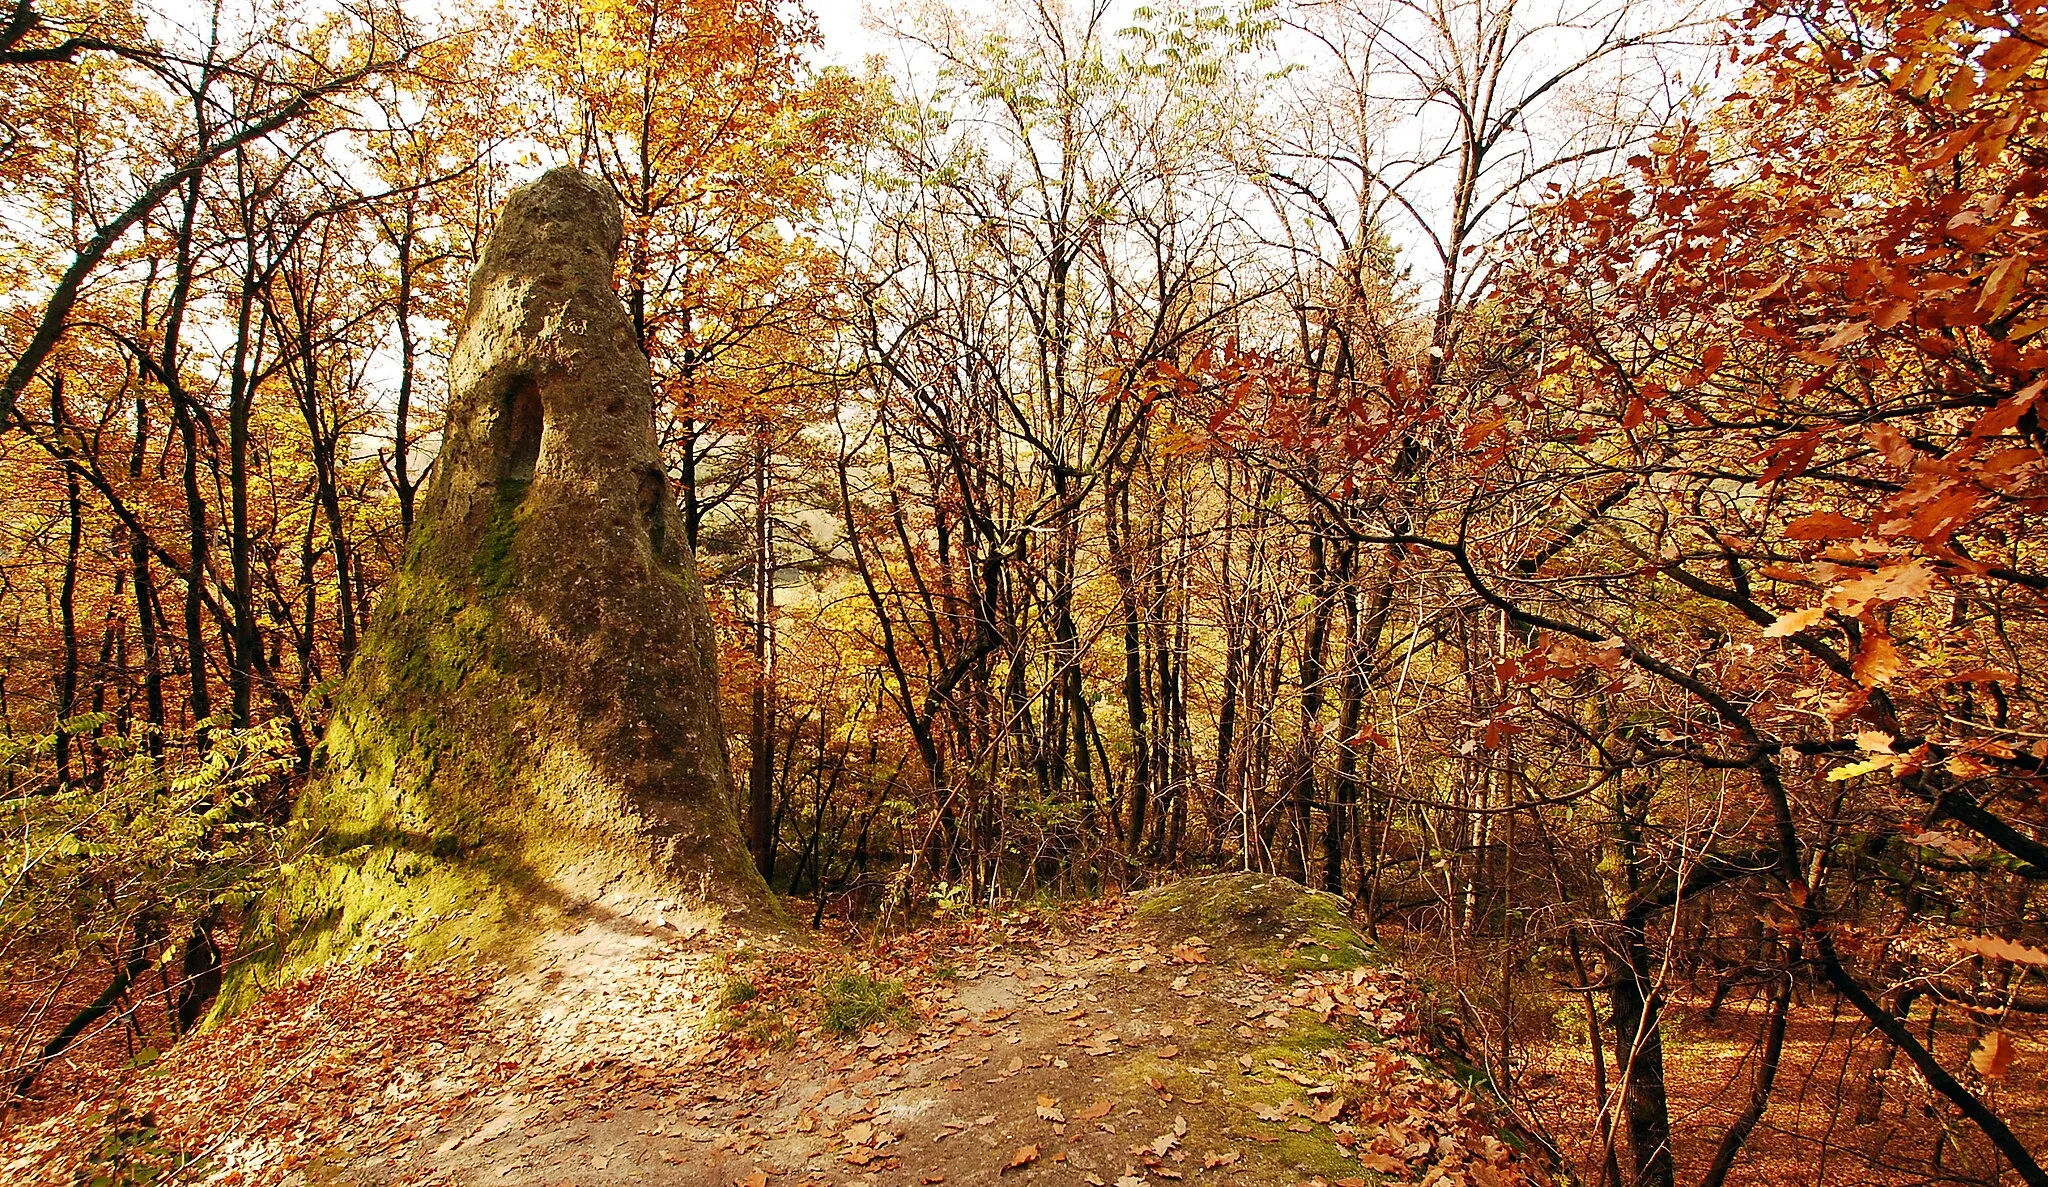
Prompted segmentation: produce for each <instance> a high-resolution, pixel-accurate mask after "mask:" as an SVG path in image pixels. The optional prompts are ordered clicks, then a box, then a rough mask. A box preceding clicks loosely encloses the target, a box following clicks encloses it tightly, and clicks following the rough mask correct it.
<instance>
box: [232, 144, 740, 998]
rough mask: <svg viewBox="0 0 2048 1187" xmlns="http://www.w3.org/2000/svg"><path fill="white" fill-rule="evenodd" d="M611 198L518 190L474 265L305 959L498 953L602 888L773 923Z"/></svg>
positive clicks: (333, 760) (325, 754)
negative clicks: (385, 940)
mask: <svg viewBox="0 0 2048 1187" xmlns="http://www.w3.org/2000/svg"><path fill="white" fill-rule="evenodd" d="M620 235H621V223H620V217H619V209H618V205H617V203H616V201H615V200H614V199H613V197H612V195H611V193H610V192H609V191H608V190H606V189H605V188H603V187H602V186H600V185H599V184H598V183H596V182H594V181H592V180H591V179H590V178H588V177H586V176H584V175H583V174H581V173H578V172H576V171H575V170H573V169H556V170H554V171H553V172H551V173H548V174H547V175H546V176H544V177H542V178H540V179H539V180H538V181H535V182H533V183H532V184H530V185H527V186H525V187H523V188H521V189H519V190H517V191H515V192H514V193H513V194H512V196H511V197H510V199H508V200H507V202H506V204H505V209H504V213H503V215H502V217H501V218H500V220H499V224H498V228H497V231H496V233H495V234H494V235H492V237H491V240H490V243H489V246H488V247H487V248H486V249H485V251H484V254H483V260H482V262H481V263H480V264H479V265H478V267H477V269H476V273H475V275H474V276H473V277H472V278H471V279H470V284H469V308H468V311H467V313H466V314H465V316H464V318H463V322H462V331H461V336H460V339H459V340H458V342H457V344H456V348H455V356H454V361H453V365H452V368H451V375H450V398H449V407H448V425H447V431H446V434H445V436H444V439H443V442H442V448H441V453H440V460H439V462H438V463H437V465H438V472H437V473H436V475H435V477H434V480H433V484H432V486H431V488H430V491H429V494H428V497H427V501H426V504H425V508H424V510H423V512H422V514H421V516H420V518H419V521H418V523H417V524H416V526H415V528H414V532H413V537H412V539H411V541H410V542H409V544H408V547H407V552H406V557H405V561H404V564H403V567H402V569H401V571H400V572H399V574H398V575H397V577H396V578H395V579H394V581H393V582H392V584H391V586H390V588H389V589H388V590H387V591H386V592H385V595H384V599H383V601H382V602H381V603H380V604H379V606H378V607H377V612H376V616H375V620H374V622H373V624H372V626H371V629H370V631H369V633H368V635H367V636H366V638H365V641H364V644H363V647H362V649H361V651H360V653H359V654H358V656H357V658H356V660H355V663H354V665H353V666H352V667H351V668H350V670H349V673H348V675H347V678H346V680H345V681H344V683H343V686H342V688H341V690H340V692H339V694H338V695H337V699H336V704H335V710H334V715H333V720H332V723H331V725H330V727H329V729H328V733H327V738H326V741H325V743H324V745H323V748H322V754H321V761H320V766H319V768H318V770H316V772H315V775H314V777H313V780H312V782H311V784H310V785H309V787H308V789H307V792H306V794H305V795H304V796H303V797H302V799H301V803H300V807H299V813H298V823H299V826H300V827H301V828H303V829H304V830H306V833H307V838H308V841H309V843H311V844H312V845H313V846H314V847H315V849H314V851H315V852H316V853H317V854H318V855H319V856H318V857H317V858H316V859H315V860H312V861H309V862H307V863H303V868H299V869H297V870H295V872H294V874H293V876H292V877H291V878H290V879H288V880H287V883H286V885H285V886H284V887H282V888H280V891H279V892H277V893H273V894H272V895H270V896H269V898H268V899H267V900H266V903H267V909H266V910H265V911H264V912H263V920H264V930H266V931H270V932H272V933H273V934H274V935H275V937H276V938H277V939H278V940H281V941H282V945H281V946H280V948H279V949H278V951H279V953H280V955H281V957H282V959H283V960H284V961H285V963H289V964H299V963H302V962H305V961H308V960H311V959H318V958H321V957H324V956H326V955H328V954H329V953H332V952H336V951H339V950H341V949H344V948H347V947H349V946H351V945H354V944H357V943H360V942H362V941H363V940H364V939H365V937H368V936H371V935H374V934H377V933H379V932H380V931H385V930H389V929H390V928H393V927H397V928H400V929H401V930H404V931H406V933H407V934H409V935H411V936H413V937H414V938H415V942H418V943H421V944H422V945H423V946H425V947H428V948H432V949H436V950H446V949H453V948H461V947H464V946H469V945H473V946H475V947H478V948H488V947H489V946H490V945H491V944H492V942H493V940H494V937H496V936H500V935H503V934H507V933H509V932H517V931H519V930H521V929H522V928H523V927H525V926H526V925H527V924H529V923H531V922H533V921H534V920H535V919H536V918H539V917H544V916H546V915H548V914H550V913H561V912H567V911H573V910H574V909H576V908H577V907H579V906H582V905H586V904H588V905H594V906H597V907H599V908H601V909H606V910H611V911H615V912H621V913H625V914H632V915H636V916H638V915H642V914H643V913H644V914H647V915H652V914H657V913H658V914H661V915H663V916H665V917H666V918H669V919H678V918H686V917H689V916H691V915H692V914H694V913H696V912H699V911H702V912H705V913H706V914H709V915H717V914H727V915H738V916H740V917H743V918H753V919H764V918H766V917H768V916H769V915H772V913H773V910H774V908H773V906H772V905H771V901H770V898H769V896H768V893H767V889H766V887H765V886H764V885H763V884H762V882H761V879H760V877H759V876H758V875H757V874H756V873H755V871H754V868H753V865H752V863H751V861H750V860H749V858H748V856H747V853H746V850H745V847H744V845H743V843H742V841H741V838H740V834H739V830H738V826H737V823H736V821H735V818H734V815H733V807H732V803H733V797H732V786H731V773H730V768H729V765H728V761H727V754H726V744H725V735H724V732H723V730H722V728H721V724H720V721H719V705H718V677H717V665H716V649H715V646H714V640H713V638H712V626H711V620H710V616H709V613H708V611H707V609H706V606H705V602H704V593H703V589H702V587H701V586H700V585H699V583H698V579H697V571H696V565H695V562H694V560H693V559H692V557H691V554H690V549H689V545H688V543H687V541H686V539H685V534H684V531H683V525H682V522H681V517H680V515H679V513H678V512H677V510H676V508H675V505H674V502H673V500H672V499H671V497H670V494H669V490H668V483H667V479H666V477H665V474H664V471H663V469H662V465H661V458H660V454H659V453H658V451H657V446H656V441H655V436H654V423H653V406H652V395H651V393H650V389H649V386H648V367H647V358H646V356H645V355H643V354H642V353H641V352H640V350H639V348H638V346H637V345H636V344H635V342H634V339H633V335H632V332H631V325H630V323H629V321H628V319H627V315H626V310H625V308H624V306H623V305H622V304H621V303H620V301H619V298H618V296H617V295H616V294H614V293H613V291H612V287H611V277H612V263H613V258H614V256H615V254H616V252H617V251H618V247H619V240H620Z"/></svg>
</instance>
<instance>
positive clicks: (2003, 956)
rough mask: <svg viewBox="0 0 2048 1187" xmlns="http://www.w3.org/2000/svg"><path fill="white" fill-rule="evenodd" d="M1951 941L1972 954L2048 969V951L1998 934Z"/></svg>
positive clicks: (1961, 949)
mask: <svg viewBox="0 0 2048 1187" xmlns="http://www.w3.org/2000/svg"><path fill="white" fill-rule="evenodd" d="M1949 943H1950V944H1951V945H1953V946H1955V947H1956V948H1957V949H1958V950H1960V951H1963V952H1967V953H1969V954H1970V955H1972V956H1987V957H1990V958H1991V959H1993V960H2003V961H2006V962H2008V963H2011V964H2024V965H2031V966H2032V967H2034V968H2037V969H2048V952H2043V951H2042V950H2041V949H2039V948H2031V947H2028V946H2027V945H2025V944H2022V943H2020V942H2019V941H2017V940H2006V939H2000V938H1999V937H1997V936H1970V937H1967V938H1965V939H1960V940H1950V941H1949Z"/></svg>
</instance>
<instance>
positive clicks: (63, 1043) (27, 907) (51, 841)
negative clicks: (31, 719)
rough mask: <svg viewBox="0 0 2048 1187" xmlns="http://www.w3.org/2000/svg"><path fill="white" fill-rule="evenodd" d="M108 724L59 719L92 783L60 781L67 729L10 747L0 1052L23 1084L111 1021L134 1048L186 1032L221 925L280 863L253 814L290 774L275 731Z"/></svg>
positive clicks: (1, 804)
mask: <svg viewBox="0 0 2048 1187" xmlns="http://www.w3.org/2000/svg"><path fill="white" fill-rule="evenodd" d="M106 725H107V722H106V720H104V719H102V718H94V717H87V718H78V719H75V720H71V721H67V722H64V723H62V724H61V726H60V727H59V728H60V730H61V731H62V732H63V733H64V734H66V735H69V738H70V743H71V746H72V748H73V749H74V751H77V750H81V749H82V750H84V751H85V754H84V755H83V756H81V757H83V758H85V759H87V760H88V761H85V762H74V763H73V764H72V769H74V770H77V769H81V768H83V769H85V770H88V771H90V772H92V774H91V775H90V776H89V777H86V778H74V779H68V780H67V779H64V778H61V777H60V776H59V775H58V773H57V772H58V768H57V765H56V763H55V762H54V756H55V754H56V753H57V746H58V735H57V734H54V733H53V734H51V735H46V736H43V737H38V738H31V739H27V740H22V739H10V740H7V741H5V742H0V788H4V793H0V794H4V798H0V812H4V817H5V820H6V822H7V836H6V838H5V839H4V840H0V860H4V862H5V868H6V874H5V880H4V882H0V970H4V977H0V979H4V981H5V983H6V984H7V985H8V986H9V987H10V988H9V992H8V993H7V995H6V1000H5V1005H4V1008H5V1009H6V1010H7V1013H8V1020H7V1023H6V1029H5V1032H4V1033H5V1044H6V1045H5V1048H4V1050H0V1059H4V1070H5V1074H6V1079H5V1085H6V1086H7V1088H8V1089H10V1090H12V1091H14V1092H19V1093H26V1092H27V1090H28V1089H29V1088H30V1087H31V1085H32V1083H33V1081H34V1079H35V1076H36V1074H37V1072H39V1071H40V1070H41V1069H42V1068H43V1066H44V1065H46V1064H47V1063H48V1062H49V1061H50V1060H51V1059H53V1058H55V1057H56V1056H58V1055H61V1054H62V1053H63V1052H64V1051H65V1050H67V1049H68V1048H70V1047H71V1046H72V1045H74V1044H75V1043H77V1042H79V1041H81V1040H82V1039H85V1038H89V1037H91V1036H92V1035H94V1034H97V1033H100V1032H101V1031H102V1030H104V1029H106V1028H119V1029H121V1030H123V1031H125V1032H126V1033H127V1034H128V1036H129V1038H130V1040H131V1042H133V1041H135V1040H141V1042H140V1043H137V1044H136V1045H138V1046H143V1045H147V1044H148V1042H149V1040H150V1037H151V1035H152V1034H155V1033H161V1034H164V1035H166V1036H169V1035H174V1034H175V1033H177V1032H179V1031H182V1030H186V1029H189V1028H190V1027H191V1026H192V1024H193V1023H194V1022H195V1021H196V1020H197V1018H198V1016H199V1013H200V1011H201V1010H203V1008H204V1007H205V1005H206V1003H207V1001H208V999H210V997H211V995H212V990H213V988H214V987H216V986H217V984H218V978H219V970H220V966H221V951H220V947H219V944H218V942H217V940H216V938H215V935H216V932H218V931H219V930H221V929H222V928H223V927H226V926H232V924H233V923H234V922H235V918H236V915H237V913H238V912H239V911H240V909H241V908H242V907H243V906H245V905H246V904H247V903H248V902H249V900H250V899H252V898H253V897H254V896H255V894H256V893H257V891H258V890H259V888H260V887H261V885H262V883H263V881H264V879H265V878H266V877H267V876H268V875H269V873H270V872H271V871H273V870H274V869H275V868H276V866H277V865H278V864H279V861H280V860H281V850H280V843H281V840H282V836H283V832H282V829H281V827H280V825H279V823H278V822H276V821H274V820H271V819H267V818H266V817H265V816H264V815H263V814H262V813H261V812H259V810H258V805H259V802H260V801H261V800H263V799H264V798H265V796H264V793H265V792H266V791H269V790H274V789H275V788H277V787H278V786H280V785H281V784H282V782H283V781H284V780H286V779H288V778H289V777H290V775H291V762H292V758H291V755H292V750H291V745H290V740H289V738H288V737H287V736H286V734H285V732H284V730H283V728H282V727H281V726H280V725H278V724H276V723H270V724H265V725H259V726H256V727H253V728H250V729H233V728H229V727H227V726H226V725H225V724H223V723H220V722H205V723H202V724H201V728H200V729H198V730H196V731H194V732H193V733H191V734H186V735H179V736H174V737H167V738H163V739H155V738H152V737H149V736H147V735H144V734H136V735H133V736H126V737H124V736H121V735H118V734H110V733H103V732H101V731H102V730H103V729H104V727H105V726H106ZM152 971H153V972H154V973H155V974H156V975H155V976H154V977H151V976H150V975H149V974H150V973H151V972H152ZM146 1006H147V1007H148V1008H145V1007H146Z"/></svg>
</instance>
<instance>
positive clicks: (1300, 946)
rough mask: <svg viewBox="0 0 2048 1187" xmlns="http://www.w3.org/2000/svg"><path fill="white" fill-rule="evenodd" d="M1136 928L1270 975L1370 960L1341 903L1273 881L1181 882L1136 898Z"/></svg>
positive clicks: (1230, 877)
mask: <svg viewBox="0 0 2048 1187" xmlns="http://www.w3.org/2000/svg"><path fill="white" fill-rule="evenodd" d="M1136 918H1137V921H1138V923H1139V925H1140V926H1142V927H1144V928H1146V929H1148V930H1150V931H1151V932H1153V933H1154V934H1155V935H1158V936H1160V937H1161V938H1162V939H1164V940H1166V941H1168V942H1171V943H1178V942H1180V941H1182V940H1188V939H1202V940H1207V941H1208V942H1209V943H1210V944H1211V945H1213V946H1214V949H1215V953H1216V954H1217V955H1223V956H1227V957H1230V958H1233V959H1236V960H1241V961H1244V962H1246V963H1249V964H1254V965H1258V966H1259V967H1261V968H1265V969H1268V970H1271V971H1274V972H1287V971H1300V970H1305V969H1348V968H1356V967H1358V966H1359V965H1361V964H1365V963H1368V962H1370V961H1372V960H1374V959H1375V954H1374V950H1373V946H1372V944H1371V942H1370V941H1368V940H1367V939H1366V938H1365V937H1364V936H1363V935H1361V934H1359V931H1358V929H1357V928H1355V927H1353V926H1352V925H1351V915H1350V911H1349V910H1348V909H1347V907H1346V905H1345V903H1344V900H1343V899H1341V898H1338V897H1337V896H1336V895H1334V894H1325V893H1323V892H1322V891H1317V890H1310V889H1308V888H1307V887H1305V886H1303V885H1302V884H1301V883H1299V882H1295V881H1293V880H1292V879H1289V878H1283V877H1280V876H1278V875H1275V874H1251V873H1240V874H1210V875H1206V876H1203V877H1199V878H1183V879H1181V880H1180V881H1178V882H1173V883H1170V884H1168V885H1166V886H1161V887H1158V888H1156V889H1153V890H1148V891H1144V892H1142V893H1140V894H1139V895H1137V897H1136Z"/></svg>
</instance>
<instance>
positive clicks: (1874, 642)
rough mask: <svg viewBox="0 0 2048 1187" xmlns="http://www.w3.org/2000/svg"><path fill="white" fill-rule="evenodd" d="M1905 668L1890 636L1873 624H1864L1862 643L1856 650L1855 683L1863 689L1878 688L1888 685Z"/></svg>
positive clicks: (1903, 661) (1904, 662)
mask: <svg viewBox="0 0 2048 1187" xmlns="http://www.w3.org/2000/svg"><path fill="white" fill-rule="evenodd" d="M1905 666H1906V661H1905V659H1904V658H1903V657H1902V656H1900V655H1899V649H1898V648H1897V647H1895V646H1893V644H1892V640H1891V636H1889V635H1887V634H1885V633H1884V632H1883V631H1882V630H1880V629H1878V628H1877V627H1876V626H1875V625H1874V624H1866V625H1865V627H1864V629H1863V641H1862V643H1861V644H1860V645H1859V646H1858V647H1857V648H1856V660H1855V667H1854V670H1855V673H1856V682H1857V683H1858V684H1861V685H1862V686H1863V687H1865V688H1879V687H1882V686H1883V685H1886V684H1890V683H1891V682H1892V680H1893V679H1894V678H1896V677H1897V676H1898V674H1899V673H1900V672H1901V671H1904V670H1905Z"/></svg>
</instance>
